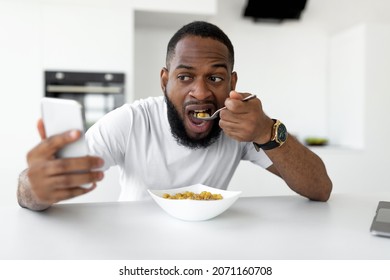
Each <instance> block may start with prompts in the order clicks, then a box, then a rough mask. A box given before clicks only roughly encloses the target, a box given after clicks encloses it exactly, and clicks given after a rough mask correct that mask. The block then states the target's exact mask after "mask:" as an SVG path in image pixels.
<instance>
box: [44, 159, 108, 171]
mask: <svg viewBox="0 0 390 280" xmlns="http://www.w3.org/2000/svg"><path fill="white" fill-rule="evenodd" d="M103 164H104V161H103V159H101V158H99V157H93V156H85V157H79V158H65V159H56V160H53V161H51V162H50V163H48V164H47V166H45V169H46V170H45V174H46V175H48V176H53V175H57V174H67V173H76V172H85V171H90V170H93V169H97V168H100V167H102V166H103Z"/></svg>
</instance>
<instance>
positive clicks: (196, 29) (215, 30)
mask: <svg viewBox="0 0 390 280" xmlns="http://www.w3.org/2000/svg"><path fill="white" fill-rule="evenodd" d="M187 36H199V37H202V38H211V39H214V40H217V41H219V42H221V43H222V44H224V45H225V46H226V47H227V49H228V51H229V61H230V63H231V65H232V69H233V67H234V48H233V44H232V42H231V41H230V39H229V37H228V36H227V35H226V34H225V33H224V32H223V31H222V30H221V29H220V28H219V27H218V26H216V25H214V24H211V23H209V22H205V21H193V22H191V23H189V24H187V25H184V26H183V27H182V28H180V29H179V30H178V31H177V32H176V33H175V34H174V35H173V36H172V38H171V40H170V41H169V43H168V48H167V56H166V66H167V67H169V63H170V61H171V59H172V57H173V55H174V53H175V48H176V45H177V43H178V42H179V41H180V40H181V39H183V38H185V37H187Z"/></svg>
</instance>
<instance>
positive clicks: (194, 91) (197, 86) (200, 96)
mask: <svg viewBox="0 0 390 280" xmlns="http://www.w3.org/2000/svg"><path fill="white" fill-rule="evenodd" d="M190 95H191V96H192V97H194V98H196V99H197V100H206V99H208V98H209V97H210V96H211V95H212V91H211V90H210V89H209V87H208V85H207V82H206V81H204V80H198V81H196V83H194V85H193V87H192V88H191V91H190Z"/></svg>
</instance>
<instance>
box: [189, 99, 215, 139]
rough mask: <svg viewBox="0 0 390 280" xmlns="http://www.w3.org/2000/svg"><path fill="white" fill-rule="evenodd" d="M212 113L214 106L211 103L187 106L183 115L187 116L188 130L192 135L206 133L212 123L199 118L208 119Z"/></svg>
mask: <svg viewBox="0 0 390 280" xmlns="http://www.w3.org/2000/svg"><path fill="white" fill-rule="evenodd" d="M213 112H215V106H214V104H212V103H207V104H191V105H187V106H186V108H185V114H186V115H187V120H188V122H187V123H188V128H189V129H190V130H192V131H193V132H194V133H206V132H208V131H209V130H210V129H211V127H212V123H213V122H210V121H205V120H202V119H201V118H205V117H209V116H210V115H211V114H212V113H213Z"/></svg>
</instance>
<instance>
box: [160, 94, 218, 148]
mask: <svg viewBox="0 0 390 280" xmlns="http://www.w3.org/2000/svg"><path fill="white" fill-rule="evenodd" d="M165 102H166V103H167V109H168V110H167V115H168V121H169V124H170V126H171V133H172V135H173V137H174V138H175V139H176V141H177V142H178V143H179V144H180V145H182V146H185V147H188V148H190V149H194V150H195V149H201V148H207V147H209V146H210V145H211V144H213V143H214V142H215V141H216V140H217V139H218V138H219V136H220V135H221V128H220V127H219V125H218V120H219V118H217V119H215V120H214V123H213V126H212V128H211V131H210V133H209V134H208V135H207V136H205V137H204V138H202V139H193V138H191V137H189V136H188V135H187V132H186V129H185V127H184V123H183V120H182V119H181V117H180V115H179V112H178V111H177V110H176V108H175V106H174V105H173V103H172V102H171V101H170V100H169V98H168V96H167V94H166V93H165Z"/></svg>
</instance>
